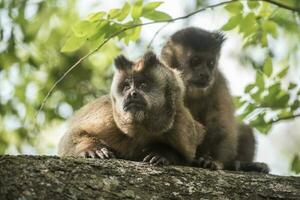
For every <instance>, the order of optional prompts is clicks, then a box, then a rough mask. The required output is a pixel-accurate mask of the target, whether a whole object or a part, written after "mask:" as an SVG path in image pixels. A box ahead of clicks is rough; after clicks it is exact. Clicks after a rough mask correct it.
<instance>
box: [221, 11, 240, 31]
mask: <svg viewBox="0 0 300 200" xmlns="http://www.w3.org/2000/svg"><path fill="white" fill-rule="evenodd" d="M241 18H242V15H241V14H238V15H236V16H233V17H231V18H230V19H229V20H228V22H227V23H226V24H224V25H223V27H222V30H223V31H229V30H232V29H234V28H235V27H236V26H237V25H238V24H239V22H240V20H241Z"/></svg>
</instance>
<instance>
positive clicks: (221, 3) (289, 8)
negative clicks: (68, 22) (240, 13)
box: [35, 0, 300, 121]
mask: <svg viewBox="0 0 300 200" xmlns="http://www.w3.org/2000/svg"><path fill="white" fill-rule="evenodd" d="M237 1H239V0H230V1H224V2H220V3H217V4H213V5H210V6H206V7H204V8H201V9H198V10H196V11H194V12H191V13H189V14H187V15H184V16H181V17H177V18H173V19H170V20H159V21H152V22H147V23H140V24H134V25H131V26H129V27H125V28H123V29H122V30H119V31H116V32H115V33H113V34H112V35H110V36H109V37H108V38H106V39H105V40H104V41H103V42H102V43H101V44H100V45H99V46H98V47H97V48H96V49H94V50H93V51H91V52H89V53H88V54H86V55H85V56H83V57H82V58H80V59H79V60H78V61H77V62H76V63H74V64H73V65H72V66H71V67H69V68H68V70H67V71H66V72H65V73H64V74H63V75H62V76H61V77H60V78H59V79H58V80H57V81H55V82H54V84H53V85H52V87H51V88H50V90H49V91H48V93H47V95H46V96H45V98H44V99H43V101H42V103H41V105H40V107H39V109H38V111H37V113H36V115H35V118H37V116H38V114H39V113H40V112H41V111H42V110H43V108H44V106H45V104H46V102H47V99H48V98H49V97H50V95H51V94H52V92H53V90H54V89H55V87H56V86H57V85H58V84H59V83H60V82H61V81H62V80H63V79H64V78H65V77H66V76H67V75H68V74H69V73H70V72H71V71H72V70H73V69H74V68H75V67H77V66H78V65H79V64H80V63H81V62H82V61H84V60H85V59H86V58H87V57H89V56H90V55H92V54H94V53H95V52H97V51H98V50H99V49H100V48H101V47H103V46H104V45H105V44H106V43H107V42H108V41H110V40H111V39H112V38H114V37H116V36H117V35H119V34H121V33H123V32H125V31H127V30H130V29H134V28H137V27H140V26H146V25H151V24H158V23H171V22H175V21H178V20H182V19H186V18H189V17H191V16H193V15H195V14H197V13H200V12H203V11H205V10H207V9H213V8H216V7H219V6H223V5H226V4H230V3H234V2H237ZM253 1H264V2H268V3H270V4H274V5H277V6H279V7H281V8H285V9H288V10H291V11H294V12H300V10H299V9H297V8H293V7H290V6H288V5H285V4H282V3H279V2H276V1H273V0H253ZM35 121H36V120H35Z"/></svg>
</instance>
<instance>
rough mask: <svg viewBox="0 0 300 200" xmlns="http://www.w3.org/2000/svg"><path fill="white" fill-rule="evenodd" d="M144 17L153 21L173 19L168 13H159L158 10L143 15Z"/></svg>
mask: <svg viewBox="0 0 300 200" xmlns="http://www.w3.org/2000/svg"><path fill="white" fill-rule="evenodd" d="M143 17H145V18H147V19H151V20H153V21H163V20H170V19H172V17H171V16H170V15H168V14H167V13H164V12H161V11H157V10H154V11H152V12H148V13H145V14H144V13H143Z"/></svg>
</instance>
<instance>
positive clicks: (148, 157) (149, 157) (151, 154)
mask: <svg viewBox="0 0 300 200" xmlns="http://www.w3.org/2000/svg"><path fill="white" fill-rule="evenodd" d="M153 156H154V153H150V154H149V155H147V156H146V157H145V158H144V159H143V162H149V161H150V160H151V158H152V157H153Z"/></svg>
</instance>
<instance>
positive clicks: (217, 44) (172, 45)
mask: <svg viewBox="0 0 300 200" xmlns="http://www.w3.org/2000/svg"><path fill="white" fill-rule="evenodd" d="M224 40H225V38H224V36H223V34H222V33H219V32H208V31H206V30H203V29H200V28H196V27H189V28H185V29H182V30H179V31H177V32H176V33H174V34H173V35H172V36H171V39H170V40H169V41H168V42H167V44H166V45H165V46H164V48H163V50H162V56H163V58H164V60H165V61H166V62H167V63H168V64H169V65H170V67H173V68H177V69H178V70H180V71H181V72H182V74H183V79H184V82H185V85H186V89H187V93H188V94H191V95H192V94H193V93H194V94H197V93H199V92H202V91H205V90H207V89H208V88H209V87H210V86H212V85H213V83H214V79H215V77H216V73H217V69H216V67H217V62H218V59H219V54H220V49H221V46H222V43H223V41H224ZM192 96H193V95H192Z"/></svg>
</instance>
